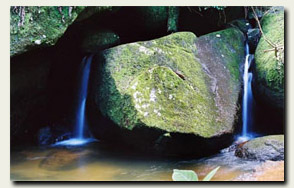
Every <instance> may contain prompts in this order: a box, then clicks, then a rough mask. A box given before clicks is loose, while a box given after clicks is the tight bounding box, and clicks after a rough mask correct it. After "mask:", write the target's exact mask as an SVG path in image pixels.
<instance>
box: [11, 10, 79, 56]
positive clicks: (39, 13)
mask: <svg viewBox="0 0 294 188" xmlns="http://www.w3.org/2000/svg"><path fill="white" fill-rule="evenodd" d="M83 9H84V7H54V6H52V7H37V6H30V7H15V6H12V7H11V9H10V55H11V56H15V55H17V54H21V53H24V52H26V51H28V50H31V49H33V48H39V47H44V46H51V45H54V44H55V43H56V42H57V40H58V39H59V38H60V37H61V36H62V35H63V33H64V32H65V31H66V29H67V28H68V26H69V25H70V24H71V23H72V22H73V21H74V20H75V19H76V18H77V16H78V15H79V13H80V12H82V10H83Z"/></svg>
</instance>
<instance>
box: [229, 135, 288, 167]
mask: <svg viewBox="0 0 294 188" xmlns="http://www.w3.org/2000/svg"><path fill="white" fill-rule="evenodd" d="M235 155H236V156H238V157H242V158H247V159H254V160H261V161H265V160H273V161H279V160H284V135H271V136H264V137H259V138H255V139H253V140H250V141H248V142H246V143H245V144H242V145H241V146H240V147H238V148H237V150H236V152H235Z"/></svg>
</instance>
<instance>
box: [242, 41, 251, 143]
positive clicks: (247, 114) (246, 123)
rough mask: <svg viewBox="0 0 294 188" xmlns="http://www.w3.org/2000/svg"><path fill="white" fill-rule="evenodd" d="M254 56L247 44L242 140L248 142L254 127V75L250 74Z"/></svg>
mask: <svg viewBox="0 0 294 188" xmlns="http://www.w3.org/2000/svg"><path fill="white" fill-rule="evenodd" d="M252 59H253V56H252V55H250V54H249V46H248V44H247V43H246V58H245V64H244V74H243V83H244V90H243V106H242V120H243V126H242V136H241V138H242V140H248V139H249V138H250V137H251V136H250V135H249V133H248V132H249V129H250V128H251V126H252V115H253V114H252V104H253V95H252V88H251V82H252V77H253V74H252V72H249V69H250V64H251V62H252Z"/></svg>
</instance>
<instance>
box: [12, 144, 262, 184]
mask: <svg viewBox="0 0 294 188" xmlns="http://www.w3.org/2000/svg"><path fill="white" fill-rule="evenodd" d="M261 165H262V163H261V162H256V161H249V160H244V159H240V158H237V157H235V156H234V153H233V152H228V151H223V152H220V153H219V154H217V155H214V156H210V157H207V158H202V159H191V160H181V159H177V160H175V159H168V158H163V159H162V158H161V159H158V158H153V157H151V158H149V157H144V156H142V155H138V154H133V153H132V154H130V153H127V152H122V151H120V150H119V149H115V148H109V146H102V145H101V143H94V144H90V145H87V146H83V147H70V148H69V147H46V148H36V147H26V148H18V149H14V150H12V151H11V163H10V177H11V180H12V181H32V180H33V181H35V180H37V181H39V180H41V181H172V172H173V169H189V170H194V171H195V172H196V173H197V174H198V176H199V179H200V180H202V179H203V178H204V177H205V175H206V174H207V173H208V172H209V171H211V170H212V169H214V168H216V167H217V166H220V169H219V170H218V172H217V173H216V175H215V176H214V177H213V178H212V181H234V180H238V181H242V180H243V179H242V177H243V176H246V177H247V175H248V174H253V173H254V172H256V168H257V167H259V166H261ZM255 179H256V178H255ZM255 179H253V180H255ZM247 180H248V179H247Z"/></svg>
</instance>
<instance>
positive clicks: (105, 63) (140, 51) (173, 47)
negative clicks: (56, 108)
mask: <svg viewBox="0 0 294 188" xmlns="http://www.w3.org/2000/svg"><path fill="white" fill-rule="evenodd" d="M218 34H219V35H221V38H218V37H216V35H218ZM232 36H233V38H234V40H232ZM197 40H199V42H197ZM243 40H244V38H243V35H242V33H241V32H239V31H237V30H236V29H228V30H224V31H220V32H218V33H213V34H210V35H208V36H204V37H202V38H199V39H197V38H196V36H195V35H194V34H192V33H189V32H180V33H175V34H172V35H169V36H166V37H163V38H160V39H156V40H152V41H146V42H136V43H130V44H125V45H121V46H118V47H114V48H111V49H108V50H105V51H103V52H102V54H101V55H100V56H99V58H97V59H96V63H95V65H96V66H95V65H94V68H93V70H92V71H93V74H94V76H95V78H94V81H93V85H92V88H93V89H92V91H91V92H90V97H91V100H92V101H91V102H89V103H91V111H92V115H91V116H92V119H94V120H96V121H97V118H98V115H99V112H97V111H100V112H101V113H102V115H103V116H104V117H107V118H108V119H110V120H111V121H112V122H113V123H114V124H115V125H113V126H110V125H106V124H105V123H103V124H104V125H103V124H102V123H101V121H100V123H98V122H99V121H98V122H96V123H94V125H93V126H92V129H94V130H93V132H94V134H97V135H96V136H98V137H107V136H108V137H111V138H112V139H113V140H120V139H122V140H127V142H128V143H131V144H132V145H134V146H135V147H137V148H140V147H143V145H144V144H145V145H146V144H147V145H149V146H151V147H155V146H156V147H157V146H160V145H165V147H166V148H168V147H169V146H168V145H169V144H171V143H173V144H172V145H173V147H170V149H175V148H176V150H179V149H180V150H182V151H183V150H185V148H183V147H182V144H183V141H184V140H186V143H187V142H188V141H189V140H190V141H192V140H193V139H194V141H195V140H197V143H199V142H206V144H204V145H203V146H207V144H208V142H207V140H205V138H215V139H218V140H219V141H221V139H220V138H219V137H218V136H224V135H227V134H229V133H232V132H233V130H234V127H233V125H234V115H235V114H236V110H237V100H238V95H239V92H240V80H239V63H241V62H242V60H243V56H244V47H243ZM205 44H208V45H205ZM196 45H197V47H196ZM211 45H214V46H213V48H211V47H210V46H211ZM197 50H198V52H197ZM205 51H208V52H207V53H206V52H205ZM197 53H198V57H197ZM207 56H208V57H207ZM209 57H210V58H209ZM97 61H98V62H97ZM216 73H217V74H216ZM224 78H225V80H222V79H224ZM219 79H220V80H219ZM225 95H227V97H224V96H225ZM229 96H230V97H229ZM223 97H224V98H223ZM115 127H117V128H118V127H120V129H117V128H116V129H115ZM95 130H96V131H95ZM165 133H172V134H168V135H169V136H165V135H166V134H165ZM183 134H184V135H186V138H183ZM111 135H112V136H111ZM113 135H115V136H113ZM187 138H188V139H187ZM196 138H197V139H196ZM180 139H181V140H182V141H181V142H180V141H178V142H176V141H175V140H180ZM201 139H202V140H201ZM204 140H205V141H204ZM226 141H228V139H227V140H226ZM226 141H221V142H222V143H219V145H218V146H216V145H210V146H209V147H210V148H207V150H209V149H211V148H215V147H224V146H223V145H225V144H228V143H227V142H226ZM179 143H181V144H179ZM194 143H196V142H194ZM189 144H190V143H189ZM189 144H187V145H189ZM191 145H193V144H191ZM198 145H199V144H198ZM203 146H198V149H199V148H201V147H203ZM188 147H189V148H190V146H188ZM143 148H144V147H143ZM187 150H188V151H186V152H188V153H189V152H190V153H191V152H192V150H194V151H193V152H195V150H197V148H195V147H194V148H193V147H192V146H191V150H189V149H187ZM203 153H205V151H204V152H203Z"/></svg>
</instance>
